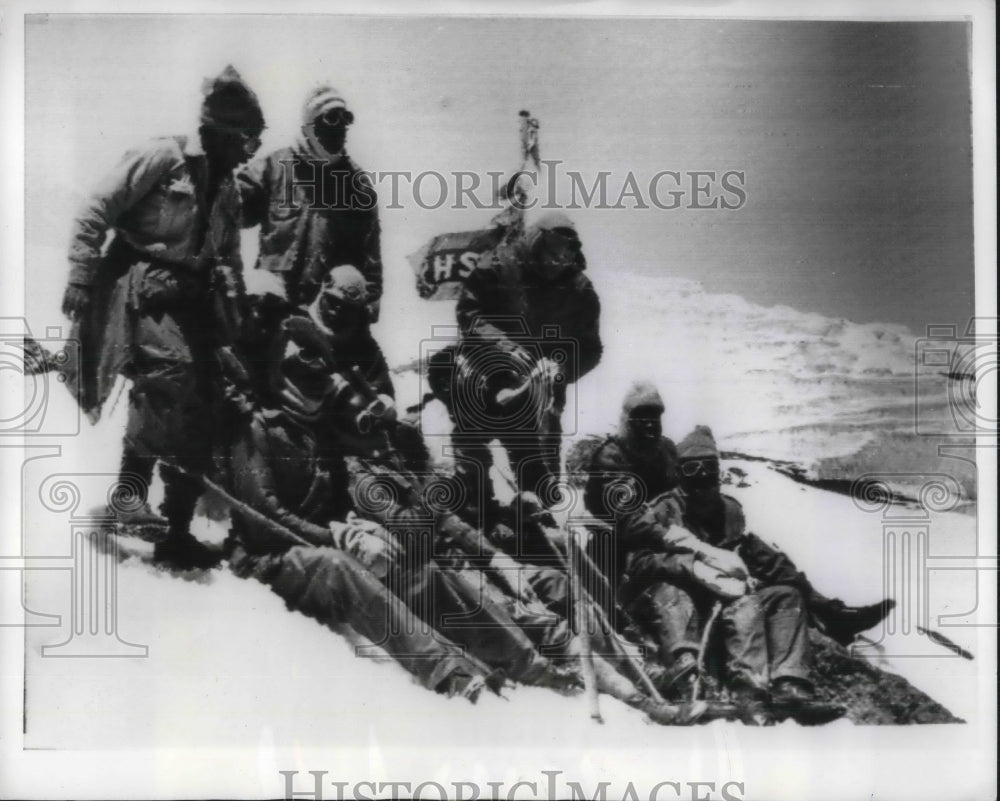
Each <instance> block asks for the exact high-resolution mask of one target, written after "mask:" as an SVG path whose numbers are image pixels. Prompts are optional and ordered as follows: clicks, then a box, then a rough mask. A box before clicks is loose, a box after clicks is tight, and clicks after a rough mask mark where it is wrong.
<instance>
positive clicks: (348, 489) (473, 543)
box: [270, 267, 704, 723]
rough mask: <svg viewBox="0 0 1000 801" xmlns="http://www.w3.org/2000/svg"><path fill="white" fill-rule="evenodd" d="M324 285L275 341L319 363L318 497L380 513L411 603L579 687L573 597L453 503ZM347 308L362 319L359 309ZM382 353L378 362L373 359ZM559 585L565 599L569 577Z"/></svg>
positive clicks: (377, 519)
mask: <svg viewBox="0 0 1000 801" xmlns="http://www.w3.org/2000/svg"><path fill="white" fill-rule="evenodd" d="M331 274H333V275H334V280H332V281H330V282H328V283H325V284H324V287H326V288H328V289H334V288H341V289H343V284H344V282H345V280H346V279H347V278H350V279H351V280H350V281H348V282H347V286H348V287H356V288H357V289H358V293H357V295H355V294H354V293H353V292H351V291H348V290H344V291H343V292H342V293H341V294H343V295H344V296H347V297H354V304H355V307H356V308H359V309H360V308H362V304H363V295H362V294H361V290H362V288H363V287H362V285H361V283H360V280H361V277H360V274H358V273H357V272H356V271H354V272H353V273H351V272H349V271H345V269H344V268H342V267H340V268H335V269H334V270H333V271H331ZM325 294H326V289H324V291H323V292H321V294H320V296H319V297H318V298H317V300H316V302H315V303H314V304H313V306H312V307H311V308H310V313H309V314H308V315H298V316H292V317H290V318H288V319H287V320H286V321H285V323H284V326H283V331H282V336H281V337H280V338H279V340H278V343H277V346H276V347H277V351H282V352H284V351H283V350H282V349H284V348H289V347H292V346H293V345H294V346H295V347H298V348H300V349H301V350H300V351H299V352H300V353H301V354H304V355H307V356H308V360H309V365H310V368H309V370H308V371H306V370H305V368H304V367H303V368H302V369H303V371H304V373H303V379H302V382H301V384H302V385H303V386H304V387H308V388H309V391H310V392H311V393H312V394H313V395H314V396H315V397H316V399H317V400H316V404H317V406H316V408H317V417H316V419H315V421H314V427H313V430H314V434H315V437H316V441H317V447H319V448H320V450H321V452H322V453H324V454H325V456H326V458H327V459H328V461H329V466H328V475H329V476H330V478H331V480H332V481H334V482H336V486H333V487H327V488H326V489H324V490H323V492H322V493H321V495H320V496H319V497H324V498H334V497H342V494H343V493H347V495H348V497H349V498H350V502H349V504H347V506H349V508H350V512H349V514H352V515H355V518H354V519H355V521H356V522H357V521H360V520H362V519H368V520H370V521H372V523H369V525H374V524H378V525H377V526H376V528H377V529H378V530H379V531H380V532H382V533H383V536H384V537H386V538H387V540H388V541H389V542H391V543H393V547H392V548H387V549H382V550H381V551H379V552H378V553H377V561H378V565H377V567H376V566H374V565H373V567H372V569H373V571H374V572H377V573H379V574H380V575H381V576H382V577H383V580H384V581H385V582H386V586H387V587H389V588H391V590H392V591H393V592H394V593H395V594H396V595H398V596H399V597H401V598H402V599H404V601H405V602H406V603H407V604H409V606H410V607H411V608H412V609H414V610H425V613H426V614H427V615H428V617H427V618H425V619H426V620H427V622H429V623H431V624H432V625H433V626H434V628H435V629H437V630H439V631H441V632H442V634H443V635H444V636H446V637H448V638H449V639H451V640H454V641H455V642H458V643H460V644H461V645H463V646H465V647H466V648H467V649H468V650H469V652H470V653H472V654H474V655H475V656H476V657H477V658H479V659H481V660H482V661H483V662H484V663H486V664H488V665H489V666H490V667H492V668H495V669H499V670H502V671H504V673H505V674H506V675H507V676H509V677H510V678H512V679H514V680H516V681H519V682H522V683H526V684H532V685H535V686H547V687H552V688H555V689H560V690H567V689H573V688H575V687H576V686H578V684H579V681H580V680H579V677H578V676H577V674H576V673H575V672H574V670H573V669H572V668H573V667H574V666H575V664H576V662H575V657H576V656H577V655H578V652H579V647H580V645H579V642H578V641H577V640H576V639H575V638H574V637H573V636H572V634H571V632H570V630H569V627H568V625H567V623H566V619H565V609H564V610H563V612H564V614H563V616H558V615H554V614H552V613H551V612H550V611H549V609H547V608H546V607H545V606H543V605H542V604H541V603H540V602H539V600H538V599H537V598H536V596H535V594H534V592H533V591H532V590H531V577H529V576H525V575H523V568H522V566H520V565H518V564H517V563H516V562H514V560H512V559H511V558H510V557H509V556H508V555H507V554H505V553H503V552H502V551H501V550H500V549H498V548H496V547H494V546H493V545H492V544H491V543H490V542H489V540H488V539H486V538H485V537H483V535H482V532H481V531H479V530H477V529H475V528H474V527H472V526H471V525H469V524H468V523H467V522H466V521H464V520H463V519H461V518H460V517H459V516H458V515H457V514H455V513H454V511H453V510H451V509H450V508H449V505H448V503H447V502H446V499H447V498H448V497H454V495H455V487H454V486H453V482H450V481H449V480H448V477H447V476H443V475H440V474H438V473H436V472H434V471H433V469H432V468H431V466H430V455H429V453H428V451H427V449H426V445H425V444H424V442H423V439H422V437H421V435H420V432H419V429H418V428H417V427H416V426H415V425H413V424H412V422H411V421H410V420H408V419H403V420H397V419H396V417H395V416H394V415H390V414H387V413H386V412H387V410H389V409H391V408H392V406H391V403H392V401H391V398H390V397H389V396H388V395H387V394H386V393H387V392H389V391H391V384H388V383H382V382H381V377H383V376H384V370H383V369H381V366H382V362H381V361H380V360H372V359H368V360H364V359H358V358H357V356H358V354H359V353H360V352H361V351H362V349H360V348H354V347H352V348H346V349H344V351H343V352H342V350H341V349H342V347H343V345H344V343H347V342H352V341H355V336H354V335H352V332H351V331H349V330H344V329H343V328H341V327H340V325H339V324H337V321H335V320H334V319H332V318H330V317H329V316H328V315H327V316H324V314H323V309H324V308H326V309H327V310H328V311H329V305H328V304H326V303H324V301H323V298H324V297H325ZM340 300H341V301H342V300H343V298H340ZM342 319H344V320H354V321H355V322H356V323H357V322H359V321H361V320H363V318H362V317H359V316H350V315H347V316H345V317H343V318H342ZM334 331H336V332H338V335H337V336H334V335H333V332H334ZM354 333H355V334H356V333H357V332H354ZM277 351H272V352H274V353H277ZM275 359H276V357H275V358H272V359H271V360H270V361H271V362H272V363H273V362H274V361H275ZM373 365H378V366H379V369H374V370H373V369H371V368H372V366H373ZM305 372H310V373H311V377H307V376H306V375H305ZM380 389H381V390H383V391H382V392H380V391H379V390H380ZM376 408H377V411H376ZM320 410H322V411H321V413H320ZM334 465H336V470H334V469H333V468H334ZM345 471H346V472H345ZM295 484H296V485H303V486H307V485H309V482H308V481H304V480H303V479H302V478H301V477H299V478H296V479H295ZM340 505H341V506H344V504H343V503H341V504H340ZM345 508H346V507H345ZM328 512H330V513H332V510H328ZM397 546H398V547H397ZM346 547H348V549H350V547H351V546H350V545H347V546H346ZM349 552H351V551H350V550H349ZM351 553H353V552H351ZM354 555H356V556H357V558H358V559H359V560H361V561H362V562H367V561H368V560H370V559H373V558H376V554H375V553H374V552H373V553H358V554H354ZM481 574H484V575H481ZM484 579H485V580H484ZM539 583H540V585H541V586H545V587H548V586H550V585H552V586H554V585H555V584H557V583H558V582H554V581H552V580H551V577H550V580H546V581H541V582H539ZM556 594H557V595H559V596H560V598H561V601H562V605H563V606H565V605H566V595H567V594H568V593H566V590H565V588H564V587H563V588H562V589H561V590H559V591H558V592H557V593H556ZM449 616H451V617H455V616H460V617H461V618H462V624H461V625H459V626H454V625H449V624H448V623H447V618H448V617H449ZM539 648H545V649H547V652H548V653H553V654H555V655H557V656H558V658H559V661H560V663H561V664H556V663H555V662H553V661H551V660H549V659H547V658H545V657H542V656H541V654H540V653H539V651H538V649H539ZM600 651H601V653H608V652H610V647H608V646H607V644H604V645H603V646H602V647H601V649H600ZM595 663H596V664H595V670H596V673H597V675H598V682H599V687H600V689H601V690H602V691H604V692H607V693H609V694H612V695H614V696H615V697H617V698H620V699H621V700H623V701H625V702H626V703H628V704H629V705H631V706H633V707H636V708H639V709H641V710H642V711H644V712H646V713H647V714H649V715H650V717H651V718H652V719H654V720H657V721H658V722H661V723H691V722H694V721H695V720H696V719H698V718H699V716H700V715H701V712H702V711H703V708H704V704H686V705H680V706H678V705H669V704H663V703H656V702H653V701H652V700H651V699H649V698H648V697H646V696H645V695H644V694H643V693H641V692H640V691H639V690H638V689H637V688H636V686H635V685H634V684H633V683H632V682H631V681H630V680H629V679H627V678H625V676H623V675H622V673H621V672H620V671H619V670H618V669H617V668H616V667H615V666H613V665H612V664H611V663H610V662H609V661H607V660H604V659H602V658H600V657H598V658H597V659H596V660H595Z"/></svg>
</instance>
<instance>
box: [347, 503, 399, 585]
mask: <svg viewBox="0 0 1000 801" xmlns="http://www.w3.org/2000/svg"><path fill="white" fill-rule="evenodd" d="M329 528H330V540H331V543H332V545H333V546H334V547H335V548H338V549H339V550H342V551H344V552H345V553H349V554H350V555H351V556H353V557H354V558H355V559H357V560H358V561H359V562H361V564H363V565H364V566H365V567H366V568H368V569H369V570H370V571H371V572H372V573H374V574H375V575H376V576H377V577H378V578H380V579H384V578H385V577H386V576H387V575H388V574H389V569H390V568H391V567H392V565H394V564H395V563H397V562H398V561H399V559H400V557H401V555H402V550H401V549H400V547H399V544H398V543H397V542H396V541H395V540H394V539H392V535H390V534H389V532H387V531H386V530H385V529H384V528H382V526H380V525H379V524H378V523H374V522H372V521H370V520H362V519H361V518H359V517H356V516H355V515H354V513H353V512H351V513H350V514H349V515H348V516H347V521H346V522H344V523H341V522H339V521H337V520H332V521H331V522H330V525H329Z"/></svg>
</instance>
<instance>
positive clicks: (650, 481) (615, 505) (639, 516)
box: [585, 384, 892, 722]
mask: <svg viewBox="0 0 1000 801" xmlns="http://www.w3.org/2000/svg"><path fill="white" fill-rule="evenodd" d="M663 410H664V407H663V402H662V400H661V398H660V396H659V393H658V392H657V391H656V390H655V388H654V387H652V386H651V385H649V384H638V385H636V386H635V387H633V388H632V390H631V391H630V392H629V394H628V395H627V396H626V401H625V404H624V407H623V415H622V425H621V430H620V432H619V434H618V436H616V437H612V438H610V439H609V440H608V441H606V442H605V443H604V444H603V445H602V446H600V447H599V448H598V449H597V450H596V451H595V453H594V455H593V457H592V461H591V467H590V470H589V473H590V475H589V479H588V482H587V488H586V495H585V502H586V504H587V506H588V509H589V510H590V511H591V512H592V513H593V514H595V516H597V517H601V518H603V519H605V520H609V521H611V522H613V523H614V530H613V535H612V536H613V537H614V546H615V550H616V559H615V560H614V561H615V563H616V566H617V567H616V571H617V578H618V596H619V600H620V601H621V603H622V605H623V607H624V608H625V610H626V611H627V612H628V613H629V615H630V616H631V618H632V619H633V620H634V621H635V623H636V624H637V625H638V626H639V627H640V629H641V630H642V632H643V633H644V634H645V635H646V636H648V637H649V638H651V639H652V640H653V641H654V642H655V643H656V646H657V650H658V653H659V656H660V659H661V661H662V662H663V663H664V665H665V666H666V667H667V668H668V672H669V680H670V681H671V683H672V685H673V687H674V689H675V691H676V692H678V693H679V692H682V691H683V688H684V687H685V686H686V685H685V679H686V678H688V677H691V676H692V674H693V673H694V672H695V671H696V669H697V658H696V657H697V654H698V651H699V647H700V640H701V634H702V632H701V627H702V625H703V624H704V623H705V621H706V618H707V617H708V616H709V610H710V609H711V608H712V607H713V605H714V604H715V602H716V601H718V602H720V605H721V610H722V611H721V613H720V628H721V630H722V631H723V637H724V640H725V645H726V650H727V654H728V665H727V667H728V673H729V680H730V686H729V690H730V695H731V697H732V698H733V699H734V700H735V701H736V702H737V704H738V705H739V706H740V707H741V708H742V710H743V713H744V718H745V719H747V720H756V721H758V722H760V721H763V722H766V721H767V720H769V719H772V718H774V717H782V716H785V717H787V716H793V717H797V718H798V719H801V720H803V721H805V722H815V721H817V720H821V719H824V718H829V717H831V716H835V715H836V713H837V711H838V709H837V708H835V707H832V706H830V705H824V704H822V703H820V702H818V701H816V700H815V699H814V698H813V696H812V693H811V687H810V686H809V682H808V658H809V656H808V641H807V638H806V625H807V624H808V619H809V618H808V617H807V615H811V617H812V619H813V621H814V622H815V623H816V624H817V625H818V626H819V627H820V628H822V629H824V630H825V631H827V632H828V633H829V634H830V636H834V637H835V638H837V639H839V640H841V641H845V640H846V641H849V640H850V639H853V637H854V636H855V635H856V634H858V633H860V632H861V631H864V630H866V629H868V628H871V627H873V626H875V625H876V624H877V623H878V622H879V621H880V620H882V618H883V617H884V616H885V615H886V614H887V613H888V611H889V609H890V608H891V606H892V602H891V601H884V602H882V603H880V604H873V605H871V606H867V607H848V606H846V605H845V604H843V602H842V601H839V600H836V599H828V598H826V597H824V596H822V595H821V594H820V593H818V592H817V591H816V590H815V588H813V587H812V585H811V584H810V582H809V581H808V579H807V578H806V576H805V575H804V574H802V573H801V572H800V571H798V570H797V569H796V567H795V565H794V564H793V563H792V562H791V560H790V559H788V557H787V556H785V555H784V554H783V553H781V552H779V551H777V550H776V549H774V548H772V547H771V546H769V545H767V544H766V543H764V542H763V541H762V540H760V539H759V538H758V537H756V536H755V535H753V534H748V533H746V532H745V531H744V523H743V517H742V511H741V510H740V507H739V504H738V502H736V501H735V499H732V498H729V497H728V496H724V495H722V494H721V492H719V469H718V451H717V449H716V448H715V443H714V439H712V437H711V433H710V432H709V431H708V430H707V429H703V428H699V429H697V430H696V431H695V432H694V433H693V434H692V435H691V436H690V437H688V438H687V439H685V440H684V442H683V443H682V444H681V446H680V448H678V447H676V446H674V445H673V443H671V442H670V441H669V440H667V439H666V438H665V437H663V436H662V434H661V423H660V416H661V415H662V413H663ZM678 483H679V484H680V487H679V488H678ZM653 493H656V494H655V495H654V494H653ZM737 549H738V553H737V552H736V550H737ZM765 635H766V636H765Z"/></svg>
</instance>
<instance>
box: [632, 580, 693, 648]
mask: <svg viewBox="0 0 1000 801" xmlns="http://www.w3.org/2000/svg"><path fill="white" fill-rule="evenodd" d="M629 614H630V615H631V617H632V619H633V620H635V622H636V623H638V624H639V626H641V627H642V629H643V630H644V631H645V632H646V633H647V634H648V635H649V636H651V637H652V638H653V639H654V640H655V641H656V645H657V650H658V653H659V657H660V662H661V663H662V664H663V665H664V666H666V667H669V666H670V665H671V663H673V661H674V659H675V658H676V657H677V656H678V655H679V654H680V653H681V652H682V651H690V652H693V653H697V652H698V648H699V637H698V630H699V627H700V626H699V622H700V621H699V615H698V611H697V609H696V607H695V603H694V601H693V600H692V599H691V596H690V595H689V594H688V593H686V592H685V591H684V590H682V589H680V588H679V587H675V586H674V585H673V584H667V583H663V582H661V583H657V584H654V585H653V586H651V587H650V588H649V589H647V590H646V591H645V592H643V593H642V594H640V595H639V597H638V598H636V599H635V600H634V601H633V602H632V604H631V605H630V607H629Z"/></svg>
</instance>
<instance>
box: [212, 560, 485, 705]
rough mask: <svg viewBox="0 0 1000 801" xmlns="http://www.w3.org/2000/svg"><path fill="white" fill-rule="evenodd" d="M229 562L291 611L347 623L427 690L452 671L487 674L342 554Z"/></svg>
mask: <svg viewBox="0 0 1000 801" xmlns="http://www.w3.org/2000/svg"><path fill="white" fill-rule="evenodd" d="M241 556H242V558H241ZM230 561H231V564H233V565H234V569H235V570H236V571H237V572H238V573H241V574H242V575H247V573H251V574H253V575H255V576H256V577H257V578H258V579H260V580H261V581H264V582H265V583H267V584H269V585H270V586H271V588H272V589H273V590H274V591H275V592H276V593H277V594H278V595H280V596H281V597H282V598H283V599H284V600H285V602H286V603H287V604H288V606H289V607H290V608H292V609H297V610H299V611H301V612H303V613H304V614H306V615H309V616H310V617H313V618H315V619H317V620H319V621H320V622H322V623H324V624H326V625H327V626H329V627H331V628H333V629H334V630H336V629H337V628H338V627H340V626H343V625H349V626H350V627H351V628H352V629H354V630H355V631H356V632H358V633H359V634H361V635H362V636H364V637H366V638H368V639H369V640H371V642H373V643H374V644H375V645H378V646H379V647H381V648H382V649H384V650H385V651H386V652H387V653H388V654H390V655H391V656H392V657H393V658H394V659H396V661H398V662H399V663H400V664H401V665H402V666H403V667H404V668H405V669H406V670H408V671H409V672H410V673H412V674H413V675H414V676H416V677H417V679H418V680H419V681H420V683H421V684H422V685H423V686H425V687H427V688H429V689H436V688H437V687H438V686H439V685H441V683H442V682H443V681H444V680H445V679H446V678H447V677H448V676H449V675H451V674H452V673H454V672H462V673H465V674H466V675H470V676H476V675H484V674H485V673H486V672H487V671H486V668H485V666H484V665H482V664H481V663H479V662H478V661H476V660H475V659H473V658H472V657H469V656H467V655H465V654H464V653H463V649H462V648H461V647H460V646H458V645H456V644H455V643H453V642H451V641H449V640H448V639H447V638H446V637H444V636H443V635H441V634H440V633H438V632H434V631H433V630H430V631H428V630H427V629H426V628H424V627H422V626H420V625H417V624H416V623H417V621H415V619H414V616H413V613H412V612H411V611H410V610H409V609H408V608H407V607H406V605H405V603H404V602H403V601H402V600H401V599H399V598H398V597H396V596H394V595H392V593H390V592H389V591H388V590H387V589H386V588H385V587H384V586H383V585H382V583H381V582H380V581H379V580H378V579H376V578H375V577H374V576H373V575H372V574H371V573H370V572H369V571H367V570H365V568H364V567H362V566H361V565H360V564H359V563H358V562H357V561H355V560H354V559H352V558H351V557H350V556H348V555H347V554H345V553H343V552H341V551H337V550H334V549H332V548H313V547H308V546H295V547H293V548H291V549H289V550H288V551H287V552H285V553H283V554H280V555H275V556H266V557H259V558H253V557H249V558H247V557H246V556H245V555H241V554H240V553H238V552H237V553H236V554H235V555H234V557H232V558H231V560H230ZM248 562H249V569H248Z"/></svg>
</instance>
